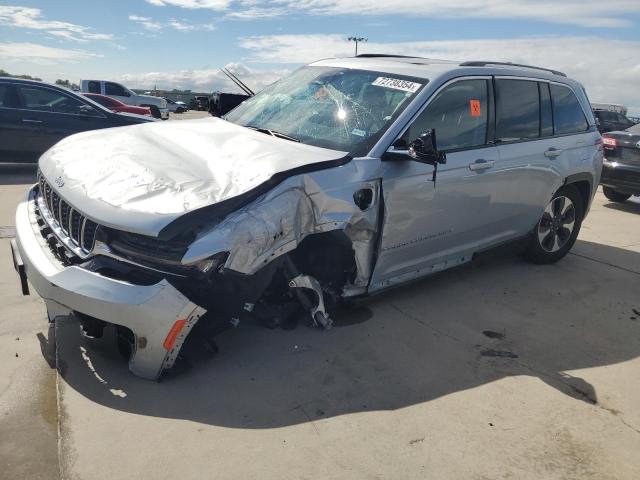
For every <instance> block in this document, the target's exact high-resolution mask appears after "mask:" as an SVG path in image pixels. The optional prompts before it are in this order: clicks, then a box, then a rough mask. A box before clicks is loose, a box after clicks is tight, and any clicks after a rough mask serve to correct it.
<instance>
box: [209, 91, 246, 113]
mask: <svg viewBox="0 0 640 480" xmlns="http://www.w3.org/2000/svg"><path fill="white" fill-rule="evenodd" d="M249 97H250V95H245V94H241V93H222V92H214V93H212V94H211V99H210V100H209V113H210V114H211V115H213V116H214V117H221V116H223V115H226V114H227V113H228V112H230V111H231V110H233V109H234V108H236V107H237V106H238V105H240V104H241V103H242V102H244V101H245V100H246V99H247V98H249Z"/></svg>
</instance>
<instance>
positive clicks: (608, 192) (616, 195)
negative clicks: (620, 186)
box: [602, 187, 631, 203]
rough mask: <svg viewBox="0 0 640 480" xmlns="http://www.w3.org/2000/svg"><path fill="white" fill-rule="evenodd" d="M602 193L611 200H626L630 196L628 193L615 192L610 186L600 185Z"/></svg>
mask: <svg viewBox="0 0 640 480" xmlns="http://www.w3.org/2000/svg"><path fill="white" fill-rule="evenodd" d="M602 193H604V196H605V197H607V198H608V199H609V200H611V201H612V202H620V203H622V202H626V201H627V200H629V198H630V197H631V195H630V194H626V193H620V192H616V191H615V190H614V189H613V188H611V187H602Z"/></svg>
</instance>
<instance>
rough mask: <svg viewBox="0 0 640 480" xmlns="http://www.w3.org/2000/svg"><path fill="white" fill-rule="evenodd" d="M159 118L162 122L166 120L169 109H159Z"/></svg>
mask: <svg viewBox="0 0 640 480" xmlns="http://www.w3.org/2000/svg"><path fill="white" fill-rule="evenodd" d="M159 110H160V118H161V119H162V120H167V119H168V118H169V109H168V108H160V109H159Z"/></svg>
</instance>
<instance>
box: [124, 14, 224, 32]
mask: <svg viewBox="0 0 640 480" xmlns="http://www.w3.org/2000/svg"><path fill="white" fill-rule="evenodd" d="M129 20H131V21H132V22H135V23H137V24H139V25H140V26H141V27H142V28H144V29H145V30H148V31H150V32H159V31H160V30H162V29H164V28H167V27H168V28H173V29H174V30H178V31H180V32H194V31H201V30H204V31H209V32H210V31H213V30H215V29H216V26H215V25H214V24H213V23H200V24H194V23H189V22H188V21H187V20H176V19H175V18H172V19H171V20H170V21H169V22H168V23H166V24H165V23H161V22H158V21H156V20H154V19H152V18H150V17H141V16H140V15H129Z"/></svg>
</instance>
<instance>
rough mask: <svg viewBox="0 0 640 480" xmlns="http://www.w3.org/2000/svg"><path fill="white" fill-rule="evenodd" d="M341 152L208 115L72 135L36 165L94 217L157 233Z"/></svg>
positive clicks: (69, 199) (124, 227) (65, 195)
mask: <svg viewBox="0 0 640 480" xmlns="http://www.w3.org/2000/svg"><path fill="white" fill-rule="evenodd" d="M346 155H347V154H346V152H339V151H335V150H328V149H324V148H319V147H313V146H309V145H303V144H300V143H296V142H292V141H289V140H283V139H279V138H275V137H271V136H269V135H266V134H264V133H260V132H256V131H253V130H251V129H248V128H245V127H241V126H238V125H235V124H233V123H229V122H226V121H224V120H221V119H219V118H206V119H201V120H180V121H171V122H153V123H148V124H141V125H135V126H131V127H120V128H111V129H104V130H94V131H90V132H84V133H80V134H76V135H72V136H70V137H67V138H66V139H64V140H62V141H61V142H59V143H58V144H56V145H55V146H53V147H52V148H51V149H50V150H48V151H47V152H46V153H45V154H44V155H43V156H42V157H41V158H40V162H39V165H40V170H41V171H42V173H43V175H44V176H45V178H46V179H47V180H48V181H49V183H50V184H51V185H52V186H53V187H54V188H55V189H56V190H57V191H58V192H59V194H60V195H61V196H62V197H63V198H64V199H65V200H66V201H67V202H69V203H70V204H71V205H72V206H74V207H75V208H77V209H78V210H79V211H81V212H82V213H84V214H85V215H86V216H88V217H90V218H92V219H93V220H95V221H96V222H98V223H101V224H103V225H107V226H110V227H113V228H117V229H122V230H127V231H131V232H135V233H141V234H144V235H157V234H158V233H159V232H160V230H162V228H164V227H165V226H166V225H168V224H169V223H171V222H172V221H173V220H175V219H176V218H178V217H180V216H181V215H183V214H185V213H187V212H190V211H193V210H197V209H199V208H202V207H206V206H209V205H213V204H216V203H220V202H223V201H225V200H228V199H231V198H233V197H238V196H240V195H243V194H246V193H248V192H251V191H252V190H254V189H256V188H257V187H259V186H260V185H263V184H264V183H265V182H268V181H269V180H272V179H273V178H275V177H280V176H282V174H283V173H286V172H290V171H294V172H295V171H296V170H299V169H300V168H304V167H310V168H313V167H314V166H317V167H318V168H322V167H323V165H322V164H323V163H325V162H331V161H335V160H337V159H341V158H344V157H345V156H346Z"/></svg>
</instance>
